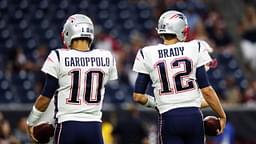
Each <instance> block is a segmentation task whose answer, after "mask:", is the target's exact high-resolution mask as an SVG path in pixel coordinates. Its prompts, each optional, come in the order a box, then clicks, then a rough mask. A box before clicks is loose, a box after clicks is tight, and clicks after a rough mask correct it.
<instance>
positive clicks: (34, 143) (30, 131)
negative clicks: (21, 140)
mask: <svg viewBox="0 0 256 144" xmlns="http://www.w3.org/2000/svg"><path fill="white" fill-rule="evenodd" d="M27 131H28V134H29V137H30V140H31V143H32V144H37V143H38V141H37V140H36V138H35V137H34V135H33V127H32V126H27Z"/></svg>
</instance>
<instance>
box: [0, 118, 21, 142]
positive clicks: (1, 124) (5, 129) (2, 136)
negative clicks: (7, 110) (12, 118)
mask: <svg viewBox="0 0 256 144" xmlns="http://www.w3.org/2000/svg"><path fill="white" fill-rule="evenodd" d="M0 144H20V143H19V142H18V140H17V139H16V138H15V137H14V136H13V134H12V131H11V126H10V123H9V121H8V120H5V119H4V120H1V121H0Z"/></svg>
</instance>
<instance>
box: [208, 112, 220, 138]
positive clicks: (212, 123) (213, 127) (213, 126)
mask: <svg viewBox="0 0 256 144" xmlns="http://www.w3.org/2000/svg"><path fill="white" fill-rule="evenodd" d="M218 129H219V130H220V121H219V119H218V118H217V117H216V116H207V117H205V118H204V131H205V134H206V135H207V136H217V135H218V132H217V130H218Z"/></svg>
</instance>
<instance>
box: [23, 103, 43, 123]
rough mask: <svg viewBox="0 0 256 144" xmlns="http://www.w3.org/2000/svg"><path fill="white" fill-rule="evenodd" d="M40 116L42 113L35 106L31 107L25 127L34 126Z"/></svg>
mask: <svg viewBox="0 0 256 144" xmlns="http://www.w3.org/2000/svg"><path fill="white" fill-rule="evenodd" d="M42 114H43V112H41V111H39V110H38V109H37V108H36V107H35V106H33V108H32V111H31V112H30V114H29V116H28V119H27V125H29V126H34V125H35V124H36V122H37V121H38V120H39V118H40V117H41V115H42Z"/></svg>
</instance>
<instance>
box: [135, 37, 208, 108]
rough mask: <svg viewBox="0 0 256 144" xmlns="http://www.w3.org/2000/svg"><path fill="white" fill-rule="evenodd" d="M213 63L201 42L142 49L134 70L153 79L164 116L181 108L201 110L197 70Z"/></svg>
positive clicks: (156, 95)
mask: <svg viewBox="0 0 256 144" xmlns="http://www.w3.org/2000/svg"><path fill="white" fill-rule="evenodd" d="M211 60H212V59H211V57H210V56H209V54H208V51H207V46H206V45H205V44H201V41H197V40H194V41H190V42H178V43H176V44H173V45H163V44H158V45H153V46H147V47H144V48H142V49H140V50H139V51H138V53H137V56H136V59H135V62H134V66H133V70H134V71H136V72H139V73H144V74H148V75H150V78H151V80H152V82H153V84H152V86H153V88H154V95H155V98H156V105H157V108H158V109H159V112H160V113H164V112H166V111H168V110H171V109H174V108H179V107H200V104H201V94H200V90H199V88H198V85H197V83H196V69H197V68H198V67H200V66H203V65H205V64H206V63H208V62H210V61H211Z"/></svg>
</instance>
